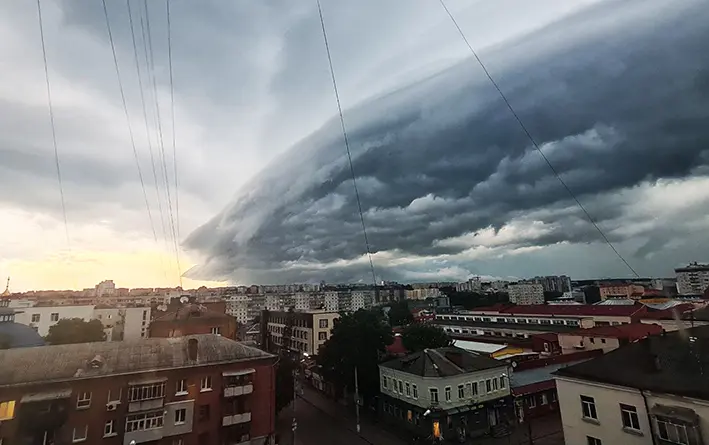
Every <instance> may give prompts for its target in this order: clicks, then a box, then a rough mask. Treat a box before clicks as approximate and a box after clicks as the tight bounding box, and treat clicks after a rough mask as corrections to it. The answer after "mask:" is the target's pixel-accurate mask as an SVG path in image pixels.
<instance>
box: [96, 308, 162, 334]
mask: <svg viewBox="0 0 709 445" xmlns="http://www.w3.org/2000/svg"><path fill="white" fill-rule="evenodd" d="M150 312H151V309H150V307H149V306H146V307H120V308H117V307H111V306H101V305H99V306H96V307H95V308H94V313H93V317H92V318H93V319H95V320H99V321H100V322H101V324H102V325H103V331H104V333H105V334H106V340H107V341H120V340H137V339H139V338H147V337H148V325H149V323H150Z"/></svg>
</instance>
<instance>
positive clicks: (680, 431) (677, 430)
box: [655, 416, 689, 445]
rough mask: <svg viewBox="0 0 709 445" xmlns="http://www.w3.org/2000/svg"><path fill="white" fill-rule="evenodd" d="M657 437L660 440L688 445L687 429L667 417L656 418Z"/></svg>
mask: <svg viewBox="0 0 709 445" xmlns="http://www.w3.org/2000/svg"><path fill="white" fill-rule="evenodd" d="M655 421H656V422H657V435H658V436H660V439H662V440H666V441H668V442H672V443H678V444H682V445H689V437H688V436H687V427H686V426H685V425H682V424H680V423H679V422H678V421H676V420H673V419H670V418H669V417H662V416H657V418H656V420H655Z"/></svg>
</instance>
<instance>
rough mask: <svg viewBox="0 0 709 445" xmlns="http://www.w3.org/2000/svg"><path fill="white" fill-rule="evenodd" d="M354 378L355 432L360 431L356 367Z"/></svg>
mask: <svg viewBox="0 0 709 445" xmlns="http://www.w3.org/2000/svg"><path fill="white" fill-rule="evenodd" d="M354 380H355V382H354V383H355V413H356V415H357V434H359V432H360V426H359V381H358V380H359V379H358V378H357V367H356V366H355V369H354Z"/></svg>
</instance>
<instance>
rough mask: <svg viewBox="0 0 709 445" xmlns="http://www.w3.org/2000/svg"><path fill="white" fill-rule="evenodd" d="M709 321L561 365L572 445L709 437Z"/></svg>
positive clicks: (694, 444) (691, 443) (689, 442)
mask: <svg viewBox="0 0 709 445" xmlns="http://www.w3.org/2000/svg"><path fill="white" fill-rule="evenodd" d="M708 341H709V327H707V326H702V327H698V328H694V329H690V330H688V331H686V332H673V333H667V334H664V335H660V336H651V337H648V338H646V339H644V340H641V341H639V342H636V343H632V344H629V345H627V346H625V347H622V348H620V349H618V350H616V351H613V352H610V353H607V354H604V355H602V356H600V357H598V358H595V359H593V360H590V361H588V362H585V363H581V364H578V365H574V366H570V367H568V368H563V369H560V370H558V371H557V372H556V375H555V377H556V385H557V391H558V397H559V404H560V407H561V416H562V423H563V428H564V436H565V441H566V443H567V444H569V445H577V444H578V445H582V444H583V445H586V444H589V443H594V444H616V443H623V444H637V445H640V444H643V445H644V444H646V445H658V444H686V445H699V444H704V443H706V440H707V437H708V435H709V381H707V379H706V377H705V369H704V368H705V366H706V359H705V357H706V355H705V354H706V351H707V350H708V348H707V346H709V345H708V344H707V342H708Z"/></svg>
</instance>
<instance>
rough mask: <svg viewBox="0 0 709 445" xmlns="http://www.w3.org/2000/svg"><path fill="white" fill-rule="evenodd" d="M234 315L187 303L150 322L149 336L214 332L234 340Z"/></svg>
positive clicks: (178, 335)
mask: <svg viewBox="0 0 709 445" xmlns="http://www.w3.org/2000/svg"><path fill="white" fill-rule="evenodd" d="M236 333H237V329H236V320H235V319H234V317H232V316H230V315H227V314H224V313H220V312H216V311H211V310H209V309H207V308H206V307H204V306H202V305H198V304H187V305H185V306H183V307H181V308H179V309H178V310H176V311H174V312H168V313H167V314H165V315H162V316H160V317H158V318H156V319H155V320H153V321H152V322H151V323H150V327H149V336H150V337H182V336H183V335H193V334H216V335H221V336H223V337H226V338H230V339H232V340H236Z"/></svg>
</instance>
